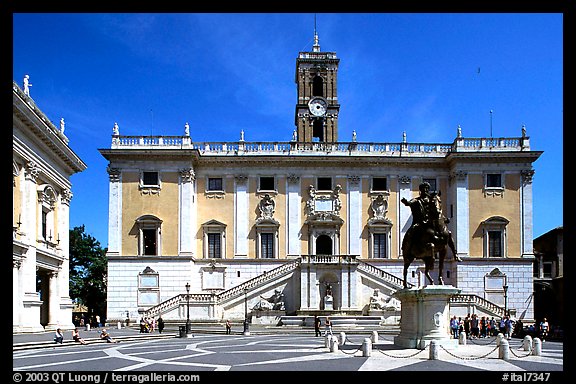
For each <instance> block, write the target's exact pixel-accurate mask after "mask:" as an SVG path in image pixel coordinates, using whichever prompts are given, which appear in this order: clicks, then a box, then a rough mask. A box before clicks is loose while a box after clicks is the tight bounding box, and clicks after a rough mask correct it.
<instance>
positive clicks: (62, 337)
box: [54, 328, 64, 344]
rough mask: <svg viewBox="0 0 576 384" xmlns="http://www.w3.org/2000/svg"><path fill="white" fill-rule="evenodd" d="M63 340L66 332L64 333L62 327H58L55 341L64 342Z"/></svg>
mask: <svg viewBox="0 0 576 384" xmlns="http://www.w3.org/2000/svg"><path fill="white" fill-rule="evenodd" d="M63 340H64V334H63V333H62V330H61V329H60V328H58V329H57V330H56V333H55V334H54V341H55V342H57V343H60V344H62V341H63Z"/></svg>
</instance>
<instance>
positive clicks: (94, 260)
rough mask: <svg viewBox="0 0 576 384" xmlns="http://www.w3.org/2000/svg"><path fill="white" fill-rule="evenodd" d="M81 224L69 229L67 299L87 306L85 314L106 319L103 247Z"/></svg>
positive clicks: (105, 281) (106, 271)
mask: <svg viewBox="0 0 576 384" xmlns="http://www.w3.org/2000/svg"><path fill="white" fill-rule="evenodd" d="M84 231H85V228H84V225H82V226H80V227H74V229H71V230H70V298H71V299H73V300H75V301H76V302H77V303H79V304H83V305H85V306H86V307H87V308H88V315H90V316H93V315H94V316H95V315H100V317H101V318H102V320H104V319H105V318H106V286H107V275H108V269H107V262H106V251H107V250H106V249H103V248H102V247H101V246H100V242H99V241H97V240H96V239H95V238H94V237H92V236H90V235H88V234H86V233H85V232H84Z"/></svg>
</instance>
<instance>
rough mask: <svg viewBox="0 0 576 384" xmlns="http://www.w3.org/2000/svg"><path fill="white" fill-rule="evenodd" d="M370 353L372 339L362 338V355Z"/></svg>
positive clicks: (367, 355)
mask: <svg viewBox="0 0 576 384" xmlns="http://www.w3.org/2000/svg"><path fill="white" fill-rule="evenodd" d="M371 355H372V340H370V339H369V338H368V337H367V338H365V339H364V342H363V343H362V356H364V357H370V356H371Z"/></svg>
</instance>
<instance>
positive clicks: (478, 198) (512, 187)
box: [468, 174, 521, 257]
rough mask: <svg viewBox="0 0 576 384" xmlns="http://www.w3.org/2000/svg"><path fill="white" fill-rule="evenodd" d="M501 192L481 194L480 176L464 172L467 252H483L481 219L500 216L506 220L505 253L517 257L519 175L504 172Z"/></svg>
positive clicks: (475, 254) (518, 253) (480, 253)
mask: <svg viewBox="0 0 576 384" xmlns="http://www.w3.org/2000/svg"><path fill="white" fill-rule="evenodd" d="M504 176H505V177H504V186H505V190H504V193H503V195H502V196H497V195H494V196H490V195H486V196H485V195H484V189H483V188H484V176H483V175H480V174H470V175H468V186H469V204H470V210H469V213H470V216H469V219H470V221H469V223H470V256H478V257H482V256H483V247H484V244H483V239H482V221H484V220H486V219H488V218H490V217H492V216H501V217H504V218H506V219H507V220H509V221H510V223H509V224H508V225H507V227H506V244H507V247H506V248H507V250H506V252H507V256H508V257H520V242H521V239H520V223H521V220H520V175H519V174H506V175H504Z"/></svg>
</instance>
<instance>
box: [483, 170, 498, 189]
mask: <svg viewBox="0 0 576 384" xmlns="http://www.w3.org/2000/svg"><path fill="white" fill-rule="evenodd" d="M486 187H487V188H502V175H501V174H499V173H489V174H487V175H486Z"/></svg>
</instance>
